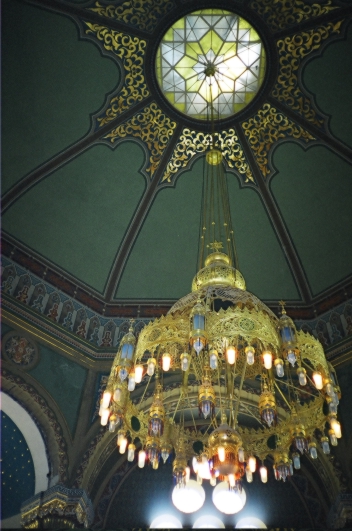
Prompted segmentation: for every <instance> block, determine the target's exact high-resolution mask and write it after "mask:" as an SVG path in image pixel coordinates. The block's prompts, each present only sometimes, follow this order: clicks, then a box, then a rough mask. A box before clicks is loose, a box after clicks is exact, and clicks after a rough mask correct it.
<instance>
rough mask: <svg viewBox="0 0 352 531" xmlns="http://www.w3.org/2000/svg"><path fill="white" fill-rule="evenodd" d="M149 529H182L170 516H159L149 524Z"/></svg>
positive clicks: (175, 519)
mask: <svg viewBox="0 0 352 531" xmlns="http://www.w3.org/2000/svg"><path fill="white" fill-rule="evenodd" d="M150 527H151V529H182V524H181V522H180V520H178V519H177V518H176V516H173V515H172V514H161V515H160V516H158V517H157V518H154V520H153V521H152V523H151V524H150Z"/></svg>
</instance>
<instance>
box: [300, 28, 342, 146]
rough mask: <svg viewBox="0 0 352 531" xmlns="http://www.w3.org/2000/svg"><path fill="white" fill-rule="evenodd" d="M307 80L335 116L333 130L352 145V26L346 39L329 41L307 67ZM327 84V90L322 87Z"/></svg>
mask: <svg viewBox="0 0 352 531" xmlns="http://www.w3.org/2000/svg"><path fill="white" fill-rule="evenodd" d="M303 81H304V83H305V85H306V86H307V88H308V90H310V91H311V92H312V93H313V94H314V95H315V98H316V102H317V104H318V106H319V108H320V109H321V110H322V111H323V112H324V113H325V114H327V115H330V116H331V119H330V124H329V125H330V130H331V132H332V133H333V134H334V135H335V136H336V137H337V138H339V139H341V140H342V141H343V142H345V143H346V144H348V145H349V146H352V92H351V87H352V26H351V25H350V26H349V30H348V33H347V39H346V41H345V42H343V41H337V42H333V43H331V44H329V45H328V47H327V48H326V49H325V50H324V52H323V55H322V56H321V57H318V58H316V59H313V60H312V61H311V62H310V63H308V65H307V66H306V68H305V69H304V74H303ZM322 86H324V90H321V87H322Z"/></svg>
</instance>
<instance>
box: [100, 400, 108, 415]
mask: <svg viewBox="0 0 352 531" xmlns="http://www.w3.org/2000/svg"><path fill="white" fill-rule="evenodd" d="M105 409H107V408H106V407H104V406H103V399H101V400H100V407H99V417H101V416H102V414H103V411H105Z"/></svg>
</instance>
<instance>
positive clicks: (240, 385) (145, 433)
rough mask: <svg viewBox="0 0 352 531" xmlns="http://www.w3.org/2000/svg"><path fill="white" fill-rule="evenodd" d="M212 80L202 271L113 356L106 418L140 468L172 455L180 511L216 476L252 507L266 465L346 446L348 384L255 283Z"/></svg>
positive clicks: (289, 464) (218, 489) (282, 467)
mask: <svg viewBox="0 0 352 531" xmlns="http://www.w3.org/2000/svg"><path fill="white" fill-rule="evenodd" d="M212 11H213V12H214V10H212ZM192 16H193V15H192ZM226 16H227V15H226ZM214 20H215V19H214ZM214 26H215V22H214ZM173 28H174V27H173ZM173 31H174V30H173ZM205 76H206V78H209V83H207V86H208V87H209V88H210V90H209V94H210V99H209V101H208V103H207V105H206V107H207V108H206V114H207V116H209V117H210V122H211V124H210V125H211V134H209V135H208V136H207V145H206V146H205V147H206V149H205V151H206V156H205V166H204V180H203V192H202V207H201V220H200V228H199V257H198V273H197V274H196V275H195V277H194V279H193V283H192V292H191V293H190V294H188V295H186V296H185V297H183V298H181V299H180V300H179V301H177V302H176V303H175V304H174V306H173V307H172V308H171V309H170V311H169V312H168V313H167V315H165V316H162V317H161V318H158V319H155V320H154V321H153V322H150V323H149V324H148V325H146V326H145V327H144V328H143V329H142V330H141V332H140V334H139V336H138V340H137V338H136V337H135V335H134V333H133V325H132V324H131V327H130V330H129V332H128V333H127V334H126V335H125V336H124V337H123V338H122V340H121V343H120V346H119V350H118V352H117V354H116V357H115V359H114V362H113V365H112V368H111V372H110V377H109V379H108V383H107V387H106V390H105V392H104V394H103V397H102V400H101V407H100V415H101V423H102V425H107V424H109V430H110V431H111V432H114V431H115V430H116V429H117V430H118V433H117V445H118V448H119V452H120V453H121V454H124V453H125V452H126V450H127V459H128V460H129V461H133V460H134V459H135V458H136V453H137V460H138V466H139V467H144V466H145V463H146V462H148V463H149V464H150V465H151V466H152V468H154V469H157V468H158V467H159V464H160V463H161V462H162V461H163V462H164V463H165V462H166V461H167V460H169V459H170V460H171V459H172V462H173V476H174V481H175V489H176V491H175V494H174V495H173V499H174V503H175V505H176V506H177V507H178V508H180V507H179V505H177V504H182V503H184V502H183V501H182V500H187V498H188V496H185V492H183V493H182V495H181V493H180V492H178V491H177V489H181V488H184V487H185V486H187V489H188V490H191V486H192V484H195V481H196V482H197V483H196V485H197V488H195V487H194V488H193V491H194V496H195V497H196V498H197V499H198V501H199V503H202V500H203V501H204V496H203V494H202V491H201V489H202V487H201V483H202V481H203V480H208V481H210V483H211V485H213V486H214V487H215V489H214V495H213V499H214V503H215V504H216V505H217V506H219V507H224V512H229V511H230V512H231V510H232V511H233V512H235V509H234V507H235V506H236V507H237V509H236V510H240V509H241V507H242V506H243V504H244V503H245V494H244V493H241V491H242V485H243V480H244V477H245V478H246V481H247V482H251V481H253V474H254V473H255V472H256V471H259V474H260V477H261V480H262V482H264V483H266V482H267V481H268V476H269V472H268V468H267V465H268V464H269V463H270V464H271V465H272V467H273V472H274V477H275V478H276V479H277V480H280V479H281V480H283V481H285V480H286V478H287V477H289V476H291V475H292V474H293V470H294V468H295V469H299V468H300V467H301V463H300V461H301V457H302V456H303V455H304V454H306V455H307V456H308V457H309V458H311V459H317V457H318V454H319V453H320V452H322V453H325V454H328V453H329V452H330V444H331V445H336V444H337V440H338V438H340V437H341V426H340V423H339V421H338V420H337V407H338V404H339V398H340V389H339V387H338V383H337V379H336V374H335V372H334V369H333V368H332V366H331V365H330V364H329V363H328V362H327V360H326V358H325V355H324V351H323V347H322V345H321V343H320V342H319V341H318V340H317V339H316V338H314V337H313V336H311V335H309V334H307V333H305V332H302V331H297V330H296V328H295V325H294V323H293V321H292V319H290V317H289V316H288V315H287V314H286V311H285V308H284V303H283V302H281V306H282V310H281V316H280V317H277V316H276V315H275V314H274V313H273V312H272V311H271V310H270V309H269V308H268V307H267V306H266V305H265V304H264V303H263V302H262V301H260V300H259V299H258V298H257V297H256V296H255V295H253V294H252V293H250V292H249V291H246V284H245V280H244V278H243V276H242V274H241V273H240V271H239V266H238V257H237V252H236V245H235V234H234V230H233V227H232V221H231V208H230V200H229V194H228V188H227V176H226V174H225V172H224V164H223V158H222V153H221V150H220V149H219V144H220V141H219V137H218V135H217V132H216V131H215V123H216V120H215V118H216V117H218V116H219V114H221V102H219V101H218V102H217V103H216V97H214V91H213V88H214V84H215V78H216V73H215V72H214V69H213V68H210V67H209V68H207V71H206V73H205ZM215 113H216V116H215ZM141 383H142V384H143V386H141V387H139V386H138V384H141ZM192 474H194V475H195V477H196V479H195V480H194V479H192ZM224 489H225V490H224ZM226 490H230V491H233V493H235V494H236V493H237V494H236V496H235V494H233V496H235V498H236V500H237V501H236V503H235V504H234V503H232V502H231V503H230V502H226V500H227V499H228V500H230V499H232V498H231V496H232V495H231V496H229V495H228V494H227V493H226ZM196 491H197V492H196ZM177 492H178V493H177ZM180 500H181V501H182V502H181V501H180ZM229 503H230V505H231V507H228V504H229ZM195 505H196V504H195ZM181 510H182V509H181ZM183 510H185V511H186V512H188V511H189V506H188V509H186V508H184V509H183ZM221 510H222V509H221Z"/></svg>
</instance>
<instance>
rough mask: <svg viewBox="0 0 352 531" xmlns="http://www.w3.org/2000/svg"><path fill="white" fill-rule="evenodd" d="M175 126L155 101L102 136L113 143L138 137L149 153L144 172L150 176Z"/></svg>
mask: <svg viewBox="0 0 352 531" xmlns="http://www.w3.org/2000/svg"><path fill="white" fill-rule="evenodd" d="M175 127H176V123H175V122H173V121H172V120H170V118H168V117H167V116H165V114H164V113H163V112H162V111H161V109H159V107H158V106H157V105H156V103H152V104H151V105H149V106H148V107H146V108H145V109H143V111H141V112H140V113H138V114H135V115H134V116H133V117H132V118H131V119H130V120H128V121H127V122H125V123H123V124H120V125H119V126H118V127H116V128H115V129H113V130H112V131H111V132H110V133H108V134H107V135H106V136H104V139H105V140H108V141H110V142H111V143H114V142H116V141H117V140H119V139H121V138H126V137H134V138H140V139H141V140H142V141H143V142H144V143H145V144H146V146H147V147H148V151H149V153H150V156H149V165H148V167H147V168H146V172H148V173H149V175H150V177H151V178H152V177H153V175H154V172H155V170H156V169H157V167H158V165H159V163H160V160H161V157H162V155H163V152H164V150H165V148H166V146H167V144H168V142H169V140H170V138H171V137H172V135H173V132H174V129H175Z"/></svg>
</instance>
